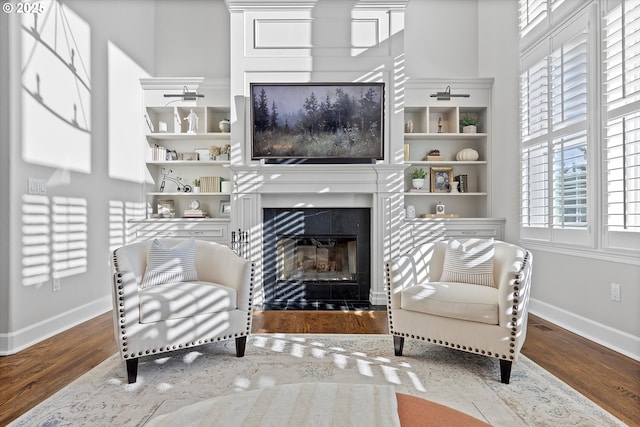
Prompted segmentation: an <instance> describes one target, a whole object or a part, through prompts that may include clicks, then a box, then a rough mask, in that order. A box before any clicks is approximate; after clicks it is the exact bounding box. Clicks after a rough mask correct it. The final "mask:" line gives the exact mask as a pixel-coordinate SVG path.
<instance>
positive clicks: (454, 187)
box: [451, 181, 459, 193]
mask: <svg viewBox="0 0 640 427" xmlns="http://www.w3.org/2000/svg"><path fill="white" fill-rule="evenodd" d="M458 184H459V182H458V181H453V182H452V183H451V192H452V193H459V191H458Z"/></svg>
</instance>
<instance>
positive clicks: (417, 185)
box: [411, 178, 424, 190]
mask: <svg viewBox="0 0 640 427" xmlns="http://www.w3.org/2000/svg"><path fill="white" fill-rule="evenodd" d="M411 185H413V188H415V189H416V190H420V189H421V188H422V187H424V178H419V179H412V180H411Z"/></svg>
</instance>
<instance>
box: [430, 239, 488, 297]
mask: <svg viewBox="0 0 640 427" xmlns="http://www.w3.org/2000/svg"><path fill="white" fill-rule="evenodd" d="M494 254H495V244H494V241H493V239H488V240H484V239H472V240H468V241H467V242H465V243H461V242H459V241H457V240H455V239H452V240H450V241H449V243H448V244H447V250H446V252H445V255H444V265H443V268H442V277H441V278H440V281H441V282H457V283H470V284H472V285H482V286H491V287H495V284H494V282H493V256H494Z"/></svg>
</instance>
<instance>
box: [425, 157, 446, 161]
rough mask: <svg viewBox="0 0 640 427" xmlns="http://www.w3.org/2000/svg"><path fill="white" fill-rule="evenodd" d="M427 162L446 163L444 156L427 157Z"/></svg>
mask: <svg viewBox="0 0 640 427" xmlns="http://www.w3.org/2000/svg"><path fill="white" fill-rule="evenodd" d="M427 161H429V162H442V161H444V156H427Z"/></svg>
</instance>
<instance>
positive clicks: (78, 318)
mask: <svg viewBox="0 0 640 427" xmlns="http://www.w3.org/2000/svg"><path fill="white" fill-rule="evenodd" d="M112 306H113V301H112V299H111V296H110V295H107V296H105V297H102V298H100V299H97V300H95V301H92V302H90V303H88V304H85V305H83V306H80V307H76V308H74V309H73V310H69V311H66V312H64V313H61V314H58V315H56V316H54V317H51V318H49V319H46V320H43V321H41V322H38V323H36V324H34V325H30V326H27V327H26V328H23V329H20V330H19V331H15V332H10V333H7V334H0V356H8V355H10V354H15V353H17V352H19V351H21V350H24V349H25V348H27V347H30V346H32V345H34V344H37V343H39V342H40V341H44V340H45V339H47V338H51V337H52V336H54V335H57V334H59V333H60V332H64V331H66V330H67V329H70V328H73V327H74V326H77V325H79V324H81V323H84V322H86V321H87V320H90V319H93V318H94V317H96V316H99V315H101V314H103V313H106V312H107V311H110V310H111V309H112Z"/></svg>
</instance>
